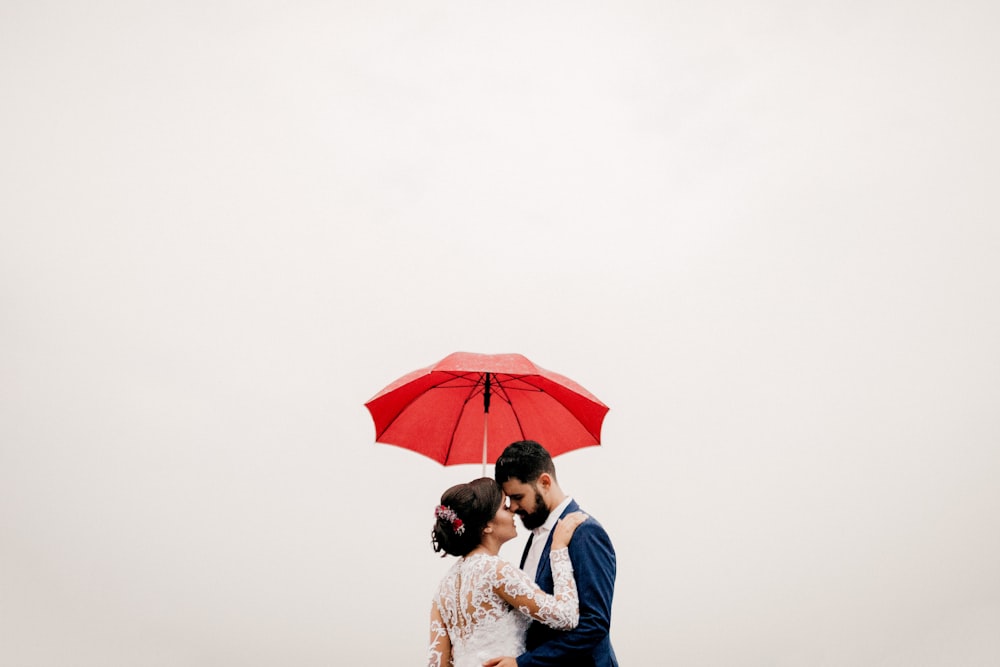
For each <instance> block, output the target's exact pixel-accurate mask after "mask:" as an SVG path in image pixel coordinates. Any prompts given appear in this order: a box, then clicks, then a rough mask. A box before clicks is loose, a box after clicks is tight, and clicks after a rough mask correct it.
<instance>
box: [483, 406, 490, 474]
mask: <svg viewBox="0 0 1000 667" xmlns="http://www.w3.org/2000/svg"><path fill="white" fill-rule="evenodd" d="M489 419H490V413H489V412H484V413H483V477H486V434H487V433H488V432H489V429H488V428H487V422H488V421H489Z"/></svg>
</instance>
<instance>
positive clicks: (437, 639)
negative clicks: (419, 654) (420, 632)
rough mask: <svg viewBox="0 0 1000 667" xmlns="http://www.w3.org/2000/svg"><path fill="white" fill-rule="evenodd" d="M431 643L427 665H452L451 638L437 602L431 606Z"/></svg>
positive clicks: (439, 666)
mask: <svg viewBox="0 0 1000 667" xmlns="http://www.w3.org/2000/svg"><path fill="white" fill-rule="evenodd" d="M430 641H431V643H430V646H429V647H428V648H427V667H451V664H452V662H451V640H450V639H449V638H448V631H447V630H446V629H445V627H444V619H443V618H442V617H441V610H440V609H438V606H437V602H435V603H434V604H433V605H432V606H431V640H430Z"/></svg>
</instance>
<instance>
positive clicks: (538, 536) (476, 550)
mask: <svg viewBox="0 0 1000 667" xmlns="http://www.w3.org/2000/svg"><path fill="white" fill-rule="evenodd" d="M495 478H496V479H495V480H494V479H489V478H486V477H484V478H481V479H477V480H473V481H472V482H469V483H468V484H459V485H456V486H453V487H451V488H450V489H448V490H447V491H445V492H444V494H443V495H442V496H441V504H440V505H438V506H437V508H436V509H435V511H434V514H435V523H434V529H433V531H432V542H433V545H434V550H435V551H441V552H444V554H447V555H452V556H458V557H459V559H458V561H457V562H456V563H455V564H454V565H453V566H452V568H451V569H450V570H449V571H448V573H447V574H446V575H445V577H444V579H443V580H442V581H441V583H440V585H439V587H438V590H437V592H436V594H435V596H434V601H433V604H432V605H431V623H430V648H429V651H428V665H429V667H534V666H537V667H541V666H552V667H561V666H567V665H573V666H574V667H591V666H593V667H617V666H618V660H617V658H616V657H615V652H614V649H613V648H612V647H611V639H610V635H609V633H610V626H611V602H612V598H613V595H614V587H615V573H616V563H615V551H614V547H613V546H612V545H611V540H610V538H609V537H608V534H607V532H605V530H604V528H603V527H602V526H601V524H599V523H598V522H597V521H596V520H595V519H594V518H593V517H590V516H588V515H587V514H585V513H583V512H582V511H580V507H579V505H577V503H576V501H574V500H573V499H572V498H570V497H569V496H567V495H566V494H565V493H564V492H563V491H562V489H561V488H560V486H559V483H558V481H557V480H556V471H555V466H554V464H553V463H552V457H551V456H550V455H549V453H548V452H547V451H546V450H545V449H544V448H543V447H542V446H541V445H540V444H539V443H537V442H534V441H532V440H523V441H520V442H515V443H513V444H512V445H510V446H509V447H507V449H505V450H504V452H503V453H502V454H501V455H500V458H498V459H497V462H496V468H495ZM515 514H516V515H517V516H519V517H520V518H521V523H522V524H523V525H524V527H525V528H527V529H529V530H531V531H532V534H531V536H530V537H529V538H528V544H527V545H526V547H525V550H524V554H523V555H522V557H521V564H520V568H518V567H515V566H514V565H513V564H512V563H509V562H507V561H505V560H503V559H502V558H500V557H499V555H498V554H499V550H500V546H501V545H502V544H503V543H505V542H507V541H508V540H511V539H513V538H514V537H515V536H516V535H517V527H516V525H515V523H514V515H515Z"/></svg>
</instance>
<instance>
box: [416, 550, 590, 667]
mask: <svg viewBox="0 0 1000 667" xmlns="http://www.w3.org/2000/svg"><path fill="white" fill-rule="evenodd" d="M550 559H551V561H552V575H553V578H554V580H555V595H549V594H547V593H545V592H543V591H542V590H541V589H540V588H538V586H537V585H536V584H535V583H534V582H533V581H532V580H531V579H530V578H528V575H526V574H525V573H524V572H522V571H521V570H519V569H518V568H517V567H515V566H514V565H512V564H511V563H509V562H507V561H505V560H503V559H502V558H500V557H499V556H491V555H489V554H473V555H470V556H466V557H464V558H459V559H458V562H456V563H455V565H454V566H452V568H451V569H450V570H449V571H448V574H447V575H445V577H444V579H443V580H442V581H441V585H440V587H439V588H438V591H437V594H436V595H435V596H434V608H433V610H432V615H431V619H432V620H431V645H430V649H429V651H428V661H427V663H428V665H429V667H480V665H482V664H483V662H484V661H486V660H489V659H490V658H497V657H501V656H505V655H509V656H517V655H519V654H521V653H523V652H524V637H525V634H526V632H527V630H528V624H529V623H530V622H531V619H535V620H537V621H540V622H542V623H545V624H546V625H550V626H552V627H555V628H561V629H567V630H568V629H571V628H574V627H576V624H577V623H578V622H579V619H580V609H579V599H578V597H577V592H576V582H575V581H574V579H573V564H572V562H571V561H570V558H569V549H565V548H563V549H557V550H554V551H552V553H551V557H550ZM449 655H450V657H451V660H450V661H449V659H448V658H449Z"/></svg>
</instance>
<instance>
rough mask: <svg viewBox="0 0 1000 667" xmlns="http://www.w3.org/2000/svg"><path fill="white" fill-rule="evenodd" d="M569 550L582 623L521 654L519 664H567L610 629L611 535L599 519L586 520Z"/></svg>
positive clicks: (541, 666)
mask: <svg viewBox="0 0 1000 667" xmlns="http://www.w3.org/2000/svg"><path fill="white" fill-rule="evenodd" d="M569 554H570V559H571V560H572V561H573V571H574V573H575V576H576V587H577V592H578V594H579V596H580V623H579V625H577V626H576V628H575V629H574V630H570V631H569V632H561V633H558V635H557V636H556V637H554V638H552V639H550V640H549V641H547V642H545V643H544V644H542V645H541V646H538V647H537V648H535V649H534V650H532V651H529V652H527V653H523V654H521V655H520V656H518V658H517V665H518V667H551V666H556V665H565V664H567V659H569V658H571V657H573V656H575V655H577V656H578V655H580V654H589V653H590V652H591V651H593V649H594V647H595V646H597V645H598V644H599V643H600V642H601V641H603V640H604V639H605V638H606V637H607V636H608V633H609V632H610V629H611V602H612V598H613V597H614V592H615V575H616V572H617V569H616V568H617V562H616V559H615V550H614V547H613V546H612V545H611V538H609V537H608V534H607V532H606V531H605V530H604V528H603V527H602V526H601V525H600V524H598V523H597V522H596V521H587V522H585V523H583V524H582V525H581V526H580V527H579V528H577V529H576V533H575V534H574V535H573V540H572V541H571V542H570V543H569Z"/></svg>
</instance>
